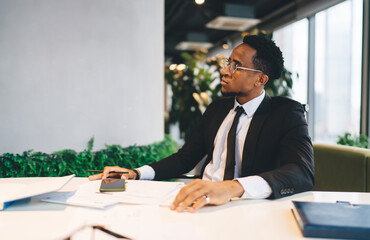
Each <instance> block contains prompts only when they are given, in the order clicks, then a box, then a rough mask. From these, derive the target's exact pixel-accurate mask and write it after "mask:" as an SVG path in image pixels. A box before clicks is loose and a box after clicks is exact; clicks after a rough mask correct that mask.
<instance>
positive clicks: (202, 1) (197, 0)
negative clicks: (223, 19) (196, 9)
mask: <svg viewBox="0 0 370 240" xmlns="http://www.w3.org/2000/svg"><path fill="white" fill-rule="evenodd" d="M194 2H195V3H196V4H198V5H202V4H203V3H204V2H205V0H194Z"/></svg>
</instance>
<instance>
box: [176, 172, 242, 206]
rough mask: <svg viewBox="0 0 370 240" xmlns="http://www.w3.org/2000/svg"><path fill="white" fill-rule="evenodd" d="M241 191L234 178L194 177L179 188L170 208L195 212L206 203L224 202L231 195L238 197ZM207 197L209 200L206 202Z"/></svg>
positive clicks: (231, 196)
mask: <svg viewBox="0 0 370 240" xmlns="http://www.w3.org/2000/svg"><path fill="white" fill-rule="evenodd" d="M243 193H244V189H243V187H242V185H241V184H240V183H239V182H238V181H236V180H230V181H223V182H211V181H205V180H200V179H196V180H194V181H193V182H191V183H189V184H188V185H186V186H185V187H183V188H182V189H181V190H180V192H179V194H178V195H177V196H176V198H175V200H174V201H173V203H172V205H171V206H170V208H171V210H176V211H177V212H182V211H184V210H186V209H188V211H189V212H195V211H197V210H198V209H199V208H201V207H203V206H205V205H207V204H213V205H222V204H225V203H227V202H229V201H230V200H231V199H232V198H233V197H240V196H241V195H243ZM207 197H208V199H209V202H207V199H206V198H207Z"/></svg>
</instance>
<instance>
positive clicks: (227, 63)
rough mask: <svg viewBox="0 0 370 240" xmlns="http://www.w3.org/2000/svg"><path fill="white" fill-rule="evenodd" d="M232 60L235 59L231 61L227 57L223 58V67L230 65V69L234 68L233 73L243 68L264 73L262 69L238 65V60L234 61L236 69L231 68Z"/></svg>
mask: <svg viewBox="0 0 370 240" xmlns="http://www.w3.org/2000/svg"><path fill="white" fill-rule="evenodd" d="M231 62H234V61H230V60H229V59H227V58H225V59H224V60H223V67H222V69H226V68H227V67H228V66H230V70H233V71H232V72H231V71H230V72H231V73H235V72H236V71H237V70H238V69H243V70H248V71H253V72H259V73H263V72H262V71H261V70H257V69H253V68H246V67H239V66H236V64H237V63H236V62H234V63H235V69H234V68H231Z"/></svg>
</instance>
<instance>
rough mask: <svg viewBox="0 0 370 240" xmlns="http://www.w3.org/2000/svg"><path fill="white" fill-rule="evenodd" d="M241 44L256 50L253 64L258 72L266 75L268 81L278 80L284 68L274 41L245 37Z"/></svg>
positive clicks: (281, 56) (252, 36) (261, 37)
mask: <svg viewBox="0 0 370 240" xmlns="http://www.w3.org/2000/svg"><path fill="white" fill-rule="evenodd" d="M243 43H245V44H247V45H249V46H250V47H252V48H254V49H256V51H257V53H256V55H255V56H254V58H253V64H254V66H255V67H256V68H257V69H258V70H261V71H262V72H263V73H264V74H266V75H267V76H268V77H269V80H270V81H271V80H274V79H278V78H280V76H281V73H282V71H283V68H284V58H283V54H282V53H281V51H280V48H279V47H278V46H276V44H275V42H274V41H272V40H270V39H267V38H265V37H263V36H257V35H247V36H245V37H244V38H243Z"/></svg>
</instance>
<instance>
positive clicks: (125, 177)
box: [121, 173, 130, 180]
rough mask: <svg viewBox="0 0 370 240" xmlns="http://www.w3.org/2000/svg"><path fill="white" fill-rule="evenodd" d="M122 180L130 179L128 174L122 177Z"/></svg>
mask: <svg viewBox="0 0 370 240" xmlns="http://www.w3.org/2000/svg"><path fill="white" fill-rule="evenodd" d="M121 179H125V180H128V179H130V178H129V175H128V173H124V174H122V175H121Z"/></svg>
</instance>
